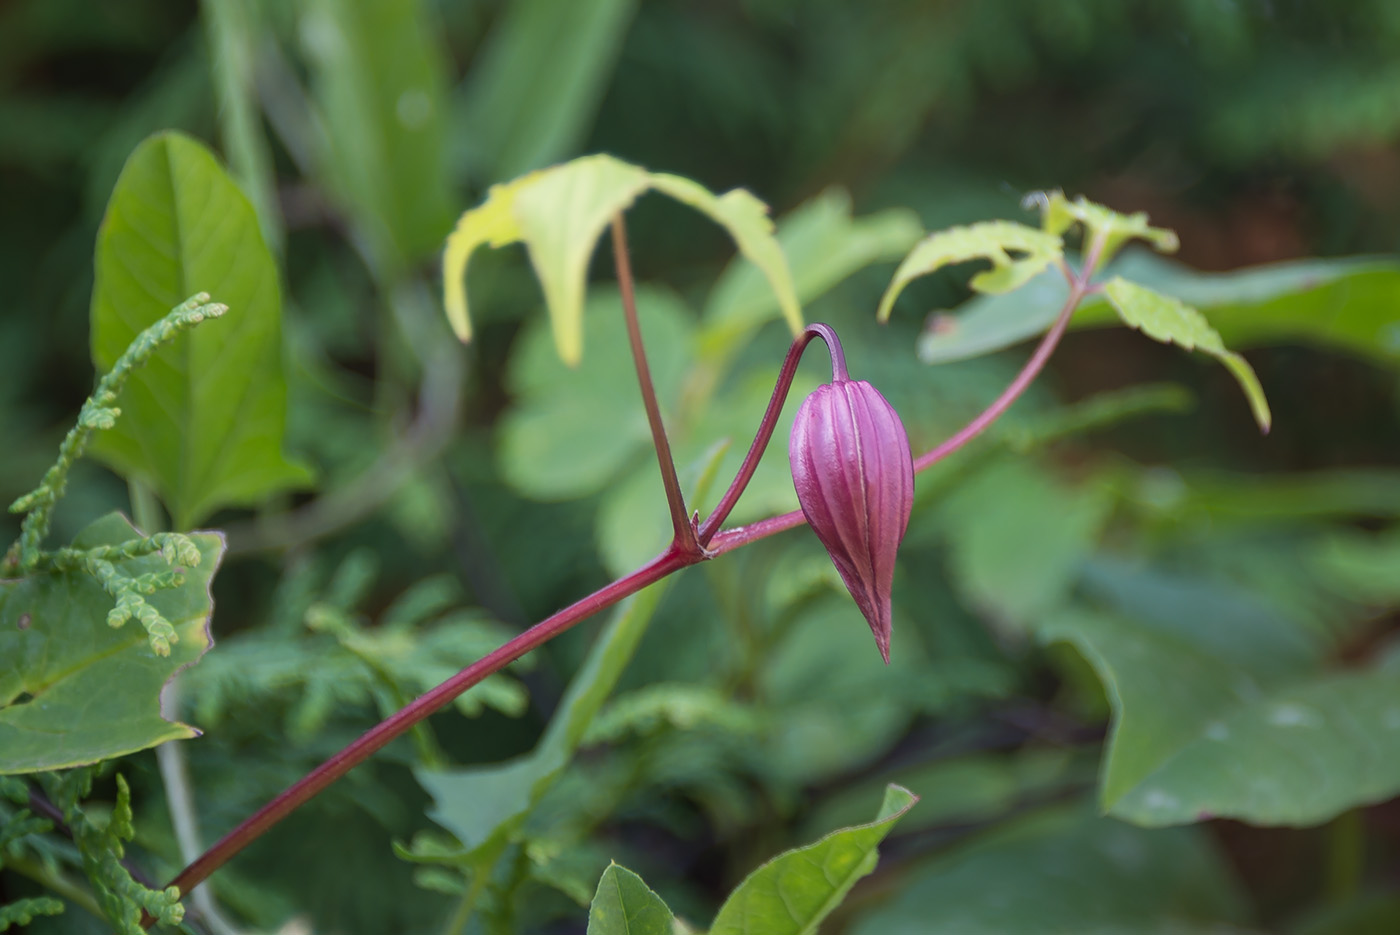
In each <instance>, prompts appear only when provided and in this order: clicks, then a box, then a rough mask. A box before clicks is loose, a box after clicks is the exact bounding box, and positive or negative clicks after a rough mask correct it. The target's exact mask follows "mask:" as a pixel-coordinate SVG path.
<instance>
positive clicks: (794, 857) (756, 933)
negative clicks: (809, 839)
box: [710, 785, 918, 935]
mask: <svg viewBox="0 0 1400 935" xmlns="http://www.w3.org/2000/svg"><path fill="white" fill-rule="evenodd" d="M917 801H918V799H917V798H916V797H915V796H914V794H913V793H911V792H910V791H909V790H907V789H904V788H901V787H900V786H896V785H890V786H889V788H887V789H886V790H885V801H884V802H883V803H882V804H881V805H880V812H879V814H878V815H877V816H876V817H875V820H874V821H873V822H871V823H870V824H867V825H857V826H856V827H854V828H843V829H842V830H840V831H833V832H832V833H831V834H828V835H827V836H826V837H824V838H822V839H821V840H820V841H818V842H816V843H815V844H809V845H807V846H806V847H799V848H797V849H796V850H791V851H788V852H787V853H786V854H782V855H780V856H778V857H775V858H773V859H772V860H770V861H768V863H766V864H764V865H763V866H762V867H759V868H758V869H757V870H755V871H754V872H753V873H751V874H749V875H748V876H747V877H746V878H745V879H744V881H743V882H742V883H740V884H739V886H738V887H737V888H736V889H735V890H734V892H733V893H731V894H729V898H728V899H726V900H725V901H724V905H723V906H721V907H720V909H719V914H718V915H716V916H715V922H714V925H712V926H711V927H710V935H810V933H812V932H815V931H816V930H817V926H818V925H819V924H820V923H821V921H822V919H824V918H826V917H827V916H828V915H830V913H831V911H832V910H833V909H835V908H836V907H837V906H839V905H840V904H841V901H842V900H843V899H845V898H846V894H847V893H849V892H850V891H851V887H852V886H855V884H856V881H857V880H859V879H860V878H861V877H864V876H867V875H868V874H869V873H870V872H871V871H872V870H874V869H875V864H876V862H877V861H878V860H879V856H880V855H879V852H878V851H877V850H876V848H877V847H879V844H880V842H881V841H883V840H884V839H885V835H887V834H889V833H890V830H891V829H892V828H893V827H894V826H895V823H896V822H898V821H899V819H900V818H902V817H903V816H904V814H905V813H906V812H907V811H909V809H910V808H912V807H913V805H914V803H915V802H917Z"/></svg>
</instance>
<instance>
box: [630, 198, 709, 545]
mask: <svg viewBox="0 0 1400 935" xmlns="http://www.w3.org/2000/svg"><path fill="white" fill-rule="evenodd" d="M612 245H613V263H614V265H615V266H616V268H617V287H618V291H619V292H621V293H622V310H623V314H624V316H625V317H626V319H627V340H628V343H629V344H630V345H631V347H632V361H633V363H634V364H636V367H637V383H638V385H639V386H640V387H641V390H642V406H643V408H645V409H646V413H647V424H648V425H649V426H650V427H651V442H652V446H653V447H654V448H655V449H656V461H657V464H658V465H659V466H660V468H661V484H662V486H663V487H665V488H666V505H667V506H668V507H669V508H670V511H671V529H672V541H673V542H675V543H676V544H678V545H679V546H681V547H682V548H685V549H688V550H690V551H693V552H697V553H698V552H699V551H700V544H699V542H698V541H697V539H696V535H695V529H694V528H692V526H691V524H690V517H689V516H688V515H687V513H686V508H685V495H684V494H683V493H681V482H680V479H679V478H678V477H677V476H676V461H675V458H673V457H672V455H671V442H670V440H669V439H667V437H666V423H665V422H664V421H663V420H662V418H661V405H660V404H659V403H658V402H657V401H656V384H655V383H654V382H653V381H652V379H651V367H650V366H648V364H647V352H646V346H645V345H644V344H643V343H642V326H641V322H640V321H638V319H637V298H636V293H635V289H634V288H633V284H632V260H631V257H630V255H629V252H628V250H627V226H626V224H625V223H624V222H623V220H622V215H621V214H615V215H613V219H612Z"/></svg>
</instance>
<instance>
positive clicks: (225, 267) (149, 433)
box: [92, 133, 310, 529]
mask: <svg viewBox="0 0 1400 935" xmlns="http://www.w3.org/2000/svg"><path fill="white" fill-rule="evenodd" d="M199 291H205V292H209V293H211V294H215V295H217V296H218V299H219V301H220V302H222V303H224V304H225V305H227V306H228V307H229V312H228V315H227V316H226V317H225V318H224V319H223V320H222V321H219V322H216V323H214V324H212V325H208V326H206V327H204V328H199V329H196V330H195V331H193V332H192V333H190V334H187V335H184V336H182V337H180V338H177V339H176V340H175V341H174V342H173V343H172V344H171V345H170V346H169V347H166V348H162V349H161V350H160V351H158V352H157V353H156V354H155V356H154V357H153V358H152V359H151V361H150V362H149V363H148V364H147V365H146V366H145V367H143V368H141V369H140V370H138V371H137V372H136V373H135V374H134V375H133V376H132V378H131V381H130V382H129V383H128V384H127V387H126V389H125V390H124V391H123V392H122V394H121V397H120V399H119V401H118V406H119V407H120V408H121V410H122V417H121V419H120V420H118V422H117V424H116V427H115V428H114V429H112V430H111V431H108V432H103V433H101V434H100V435H99V436H97V438H96V439H95V440H94V444H93V451H94V453H95V454H96V455H97V456H98V457H100V458H102V459H103V460H105V461H107V462H108V463H110V464H111V465H112V466H114V467H115V468H116V469H117V470H119V471H121V472H123V473H125V474H127V475H130V476H132V477H136V478H139V479H141V480H143V481H145V482H147V483H148V484H150V485H151V486H152V487H153V488H155V490H156V491H157V492H158V493H159V494H160V496H161V498H162V499H163V500H164V501H165V504H166V506H167V507H169V509H170V512H171V516H172V518H173V519H174V522H175V526H176V528H177V529H190V528H192V527H193V526H194V524H196V523H197V522H199V521H200V519H202V518H203V517H205V516H208V515H209V514H210V513H211V512H213V511H214V510H215V509H217V508H219V507H221V506H227V505H235V504H251V503H255V502H257V501H258V500H260V499H261V498H263V497H265V496H267V495H268V494H270V493H273V492H276V491H279V490H285V489H286V488H288V487H294V486H303V485H305V484H307V483H309V481H310V475H309V473H308V471H307V470H306V469H305V468H303V467H301V466H299V465H297V464H294V463H292V462H290V461H288V460H287V458H286V457H285V456H284V455H283V454H282V450H281V446H282V432H283V427H284V425H285V422H286V396H287V390H286V384H285V382H284V379H283V375H282V357H281V355H282V337H281V297H280V290H279V288H278V284H277V269H276V266H275V265H274V264H273V260H272V256H271V254H269V253H268V250H267V247H266V245H265V244H264V243H263V239H262V234H261V233H260V232H259V228H258V222H257V218H256V217H255V216H254V213H253V208H252V205H250V204H249V202H248V199H247V198H245V197H244V195H243V193H242V192H241V191H239V189H238V186H237V185H235V184H234V183H233V181H232V180H231V179H230V178H229V177H228V176H227V175H226V174H225V173H224V171H223V169H221V168H220V167H219V164H218V162H217V161H216V160H215V159H214V157H213V155H212V154H211V153H210V152H209V151H208V150H207V149H205V148H204V147H203V146H202V145H200V144H199V143H197V142H195V141H194V140H192V139H190V138H188V137H186V136H182V135H180V134H178V133H162V134H158V135H156V136H153V137H151V138H150V139H148V140H146V141H145V142H144V143H142V144H141V145H140V146H139V147H137V149H136V151H135V152H134V153H132V154H131V158H130V159H129V160H127V163H126V167H125V168H124V169H123V170H122V174H121V177H120V178H119V179H118V180H117V186H116V189H115V190H114V191H113V192H112V199H111V201H110V202H109V203H108V205H107V214H106V216H105V217H104V218H103V220H102V227H101V229H100V230H99V232H98V238H97V258H96V283H95V285H94V289H93V296H92V357H93V361H94V362H95V363H96V365H97V367H98V369H99V370H102V371H106V370H108V369H110V368H111V366H112V365H113V363H115V362H116V360H117V358H118V357H119V356H121V354H122V353H123V352H124V351H125V350H126V348H127V346H128V345H129V344H130V343H131V341H132V339H133V338H135V337H136V335H137V334H138V333H140V332H141V331H142V330H143V329H144V328H146V327H147V326H148V325H150V324H151V323H153V322H155V321H156V320H158V319H159V318H161V317H162V316H164V315H165V314H166V313H167V312H168V311H169V310H170V309H171V308H173V307H174V306H176V305H178V304H179V303H180V302H182V301H183V300H184V299H185V297H186V296H189V295H190V294H192V293H194V292H199Z"/></svg>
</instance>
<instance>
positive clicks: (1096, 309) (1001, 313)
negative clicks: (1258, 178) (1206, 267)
mask: <svg viewBox="0 0 1400 935" xmlns="http://www.w3.org/2000/svg"><path fill="white" fill-rule="evenodd" d="M1108 271H1109V272H1111V273H1114V274H1117V275H1120V276H1122V277H1123V278H1124V279H1128V280H1131V281H1132V282H1136V283H1140V284H1142V285H1144V286H1148V287H1150V288H1152V289H1155V290H1157V291H1158V292H1162V293H1165V294H1166V295H1172V296H1176V297H1177V298H1179V299H1181V301H1183V302H1185V303H1187V304H1188V305H1191V306H1194V307H1195V308H1198V309H1200V310H1202V311H1203V312H1204V313H1206V315H1207V316H1208V317H1209V318H1210V321H1211V324H1212V325H1213V326H1214V327H1215V329H1216V330H1217V331H1218V332H1219V333H1220V336H1221V338H1222V339H1223V340H1224V341H1225V343H1226V346H1228V347H1233V348H1236V349H1239V348H1249V347H1256V346H1259V345H1266V344H1279V343H1284V342H1293V343H1298V342H1305V343H1318V344H1321V345H1324V346H1329V347H1336V348H1339V349H1341V350H1345V351H1349V352H1351V353H1356V354H1360V355H1362V356H1363V357H1367V358H1369V359H1372V360H1375V361H1377V362H1380V363H1383V364H1388V365H1391V366H1394V365H1395V364H1396V363H1397V362H1400V327H1397V326H1396V322H1395V314H1394V309H1395V306H1396V304H1397V303H1400V263H1397V262H1396V261H1394V260H1387V259H1328V260H1298V261H1292V262H1287V263H1270V264H1268V265H1265V266H1255V267H1249V268H1246V269H1241V270H1235V271H1233V272H1229V273H1202V272H1198V271H1196V270H1193V269H1190V268H1189V267H1186V266H1183V265H1181V264H1180V263H1176V262H1173V261H1171V260H1168V259H1166V258H1163V257H1159V256H1155V255H1153V254H1151V253H1147V252H1145V251H1140V250H1132V251H1128V252H1126V253H1124V254H1123V256H1122V257H1120V258H1119V259H1117V260H1115V261H1114V263H1113V264H1112V265H1110V266H1109V267H1108ZM1068 294H1069V287H1068V286H1067V285H1066V284H1065V279H1064V276H1062V275H1060V274H1059V273H1058V272H1056V271H1054V270H1051V271H1047V272H1045V273H1042V274H1041V275H1040V276H1037V277H1036V278H1034V279H1032V280H1031V281H1030V282H1029V283H1027V284H1026V286H1025V287H1024V288H1021V289H1018V290H1017V291H1016V293H1015V295H1008V296H977V297H975V298H973V299H971V300H970V301H968V302H966V303H965V304H964V305H962V306H961V308H960V310H959V311H958V313H957V315H956V317H953V316H949V317H947V318H945V319H941V320H940V322H939V325H938V327H937V328H934V329H930V330H929V331H927V332H926V333H925V334H924V336H923V337H922V338H921V339H920V341H919V355H920V357H922V358H923V359H924V360H925V361H927V362H928V363H944V362H948V361H954V360H962V359H964V358H967V357H975V356H977V355H979V354H987V353H991V352H992V351H997V350H1001V349H1002V348H1004V347H1009V346H1011V345H1012V344H1016V343H1018V342H1020V341H1024V340H1026V339H1028V338H1031V337H1033V336H1035V335H1036V334H1039V333H1040V332H1042V331H1044V330H1045V329H1046V328H1048V327H1050V323H1051V322H1052V321H1054V320H1055V315H1056V314H1058V313H1059V311H1060V308H1061V306H1063V305H1064V302H1065V299H1066V297H1067V296H1068ZM1116 323H1117V316H1116V315H1115V314H1114V313H1113V311H1112V309H1110V308H1109V306H1108V303H1107V302H1106V301H1104V300H1103V299H1102V297H1098V296H1090V297H1088V298H1087V299H1085V301H1084V304H1083V305H1082V306H1081V307H1080V311H1079V312H1078V313H1076V314H1075V316H1074V326H1075V327H1101V326H1104V325H1109V324H1116Z"/></svg>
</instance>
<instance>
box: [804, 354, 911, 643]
mask: <svg viewBox="0 0 1400 935" xmlns="http://www.w3.org/2000/svg"><path fill="white" fill-rule="evenodd" d="M833 357H834V355H833ZM788 459H789V461H790V462H791V463H792V483H793V486H794V487H796V488H797V500H798V502H799V503H801V504H802V512H803V514H804V515H805V516H806V517H807V522H808V523H809V524H811V527H812V530H813V531H814V532H815V533H816V534H817V538H818V539H820V540H821V543H822V545H824V546H826V551H827V553H828V554H830V555H831V560H832V562H834V563H835V565H836V570H837V571H839V572H840V573H841V580H843V581H844V582H846V588H847V590H849V591H850V592H851V597H853V598H855V601H856V606H858V607H859V608H860V611H861V613H863V614H865V619H866V620H867V621H869V623H870V630H871V632H873V633H874V634H875V643H876V645H877V646H879V647H880V655H881V656H883V657H884V660H885V662H886V664H888V663H889V661H890V590H891V588H892V587H893V584H894V559H895V552H896V551H897V550H898V548H899V543H900V540H902V539H903V538H904V531H905V529H906V528H907V527H908V526H909V513H910V511H911V510H912V509H913V506H914V461H913V457H912V456H911V455H910V453H909V436H908V435H907V434H905V431H904V424H903V423H902V422H900V421H899V416H898V415H897V414H896V413H895V411H894V407H893V406H891V405H890V404H889V403H888V402H887V401H886V400H885V397H883V396H881V395H880V393H879V392H878V391H877V390H876V389H875V387H873V386H871V385H870V384H869V383H866V382H865V381H864V380H849V379H845V366H844V362H842V363H841V364H840V366H838V367H837V368H836V378H835V379H833V381H832V382H831V383H829V384H827V385H825V386H820V387H817V389H816V391H815V392H813V393H812V395H810V396H808V397H807V399H806V400H804V401H803V403H802V408H801V409H799V410H798V412H797V418H796V419H795V420H794V421H793V423H792V438H791V440H790V442H789V444H788Z"/></svg>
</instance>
